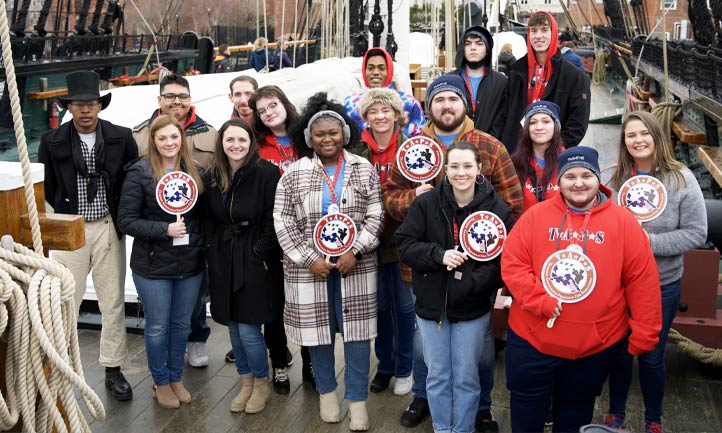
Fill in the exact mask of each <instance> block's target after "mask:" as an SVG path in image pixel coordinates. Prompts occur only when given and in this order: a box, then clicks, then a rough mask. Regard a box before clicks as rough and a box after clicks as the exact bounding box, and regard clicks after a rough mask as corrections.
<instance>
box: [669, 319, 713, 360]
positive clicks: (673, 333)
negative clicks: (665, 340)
mask: <svg viewBox="0 0 722 433" xmlns="http://www.w3.org/2000/svg"><path fill="white" fill-rule="evenodd" d="M669 338H670V339H671V340H672V341H674V342H675V343H677V350H679V351H680V352H681V353H683V354H685V355H687V356H689V357H691V358H693V359H696V360H697V361H700V362H703V363H705V364H712V365H713V366H715V367H722V349H712V348H709V347H704V346H702V345H701V344H699V343H696V342H694V341H692V340H690V339H689V338H687V337H685V336H684V335H682V334H680V333H679V332H678V331H677V330H676V329H674V328H672V329H670V330H669Z"/></svg>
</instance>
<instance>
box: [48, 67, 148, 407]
mask: <svg viewBox="0 0 722 433" xmlns="http://www.w3.org/2000/svg"><path fill="white" fill-rule="evenodd" d="M66 83H67V86H68V95H67V96H65V97H62V98H60V105H62V106H63V108H66V109H67V110H68V111H69V112H70V113H71V114H72V115H73V119H72V121H70V122H66V123H64V124H62V125H61V126H60V127H58V128H56V129H53V130H50V131H48V132H46V133H45V134H43V136H42V138H41V139H40V148H39V150H38V160H39V161H40V162H42V163H43V164H45V199H46V200H47V202H48V203H49V204H50V205H51V206H52V207H53V209H55V212H58V213H65V214H75V215H81V216H82V217H83V219H84V220H85V246H84V247H82V248H80V249H79V250H75V251H55V252H54V253H53V258H54V259H55V260H57V261H59V262H60V263H62V264H64V265H65V266H66V267H67V268H68V269H70V271H71V272H72V273H73V276H74V277H75V284H76V289H75V308H76V312H77V311H78V310H79V308H80V303H81V302H82V301H83V294H85V289H86V283H85V281H86V279H87V277H88V273H90V272H91V270H92V273H93V285H94V286H95V293H96V295H97V297H98V307H99V308H100V312H101V315H102V330H101V334H100V359H99V363H100V365H102V366H104V367H105V386H106V387H107V388H108V389H110V391H111V393H112V395H113V398H115V399H116V400H121V401H124V400H130V399H132V398H133V388H132V387H131V386H130V384H129V383H128V381H127V380H125V377H124V376H123V373H121V371H120V366H121V365H122V364H123V363H124V362H125V361H126V360H127V358H128V348H127V344H126V335H125V299H124V294H125V290H124V283H125V239H124V238H123V236H122V234H121V233H120V231H119V230H118V227H117V225H116V221H117V212H118V202H119V200H120V191H121V188H122V186H123V180H124V179H125V171H124V170H123V166H124V165H125V164H127V163H128V162H130V161H133V160H134V159H136V158H137V157H138V146H137V145H136V143H135V140H133V135H132V133H131V131H130V129H128V128H124V127H121V126H117V125H114V124H112V123H110V122H108V121H105V120H101V119H98V114H100V111H101V110H103V109H105V108H106V107H107V106H108V104H110V98H111V94H110V93H108V94H106V95H103V96H100V92H99V91H98V89H99V85H100V77H99V76H98V74H96V73H95V72H91V71H78V72H73V73H70V74H68V75H67V76H66Z"/></svg>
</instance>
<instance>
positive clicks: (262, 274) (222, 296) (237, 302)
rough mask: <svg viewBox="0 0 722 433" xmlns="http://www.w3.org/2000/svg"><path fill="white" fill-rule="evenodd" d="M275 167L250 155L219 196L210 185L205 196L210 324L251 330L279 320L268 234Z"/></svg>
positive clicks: (278, 271)
mask: <svg viewBox="0 0 722 433" xmlns="http://www.w3.org/2000/svg"><path fill="white" fill-rule="evenodd" d="M280 177H281V175H280V173H279V171H278V167H276V166H275V165H273V164H271V163H270V162H268V161H266V160H263V159H261V158H259V157H258V156H257V155H256V154H254V155H252V156H251V157H250V159H249V161H248V163H246V164H245V165H243V166H242V167H241V168H239V169H238V171H237V172H236V173H235V175H234V176H233V180H232V186H231V190H230V191H229V192H228V193H227V194H226V196H225V197H224V196H223V191H221V188H220V187H219V186H218V185H217V184H215V182H214V181H213V180H211V182H210V184H209V185H208V187H207V189H206V193H205V206H204V207H205V212H206V213H207V217H206V221H205V223H206V226H207V227H208V228H209V231H208V241H209V248H208V252H207V261H208V279H209V280H208V282H209V287H210V290H211V299H212V301H211V314H212V315H213V320H215V321H216V322H218V323H221V324H224V325H228V324H229V322H230V321H234V322H241V323H252V324H259V325H260V324H263V323H269V322H273V321H276V320H279V319H281V317H282V316H283V303H284V296H283V267H282V265H281V258H282V252H281V247H280V246H279V245H278V239H277V238H276V231H275V230H274V228H273V203H274V200H275V195H276V186H277V185H278V180H279V179H280Z"/></svg>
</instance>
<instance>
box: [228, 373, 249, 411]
mask: <svg viewBox="0 0 722 433" xmlns="http://www.w3.org/2000/svg"><path fill="white" fill-rule="evenodd" d="M252 392H253V376H252V375H250V374H246V375H245V376H241V390H240V391H239V392H238V395H237V396H236V397H235V398H234V399H233V401H231V412H243V410H244V409H245V408H246V403H248V399H249V398H251V393H252Z"/></svg>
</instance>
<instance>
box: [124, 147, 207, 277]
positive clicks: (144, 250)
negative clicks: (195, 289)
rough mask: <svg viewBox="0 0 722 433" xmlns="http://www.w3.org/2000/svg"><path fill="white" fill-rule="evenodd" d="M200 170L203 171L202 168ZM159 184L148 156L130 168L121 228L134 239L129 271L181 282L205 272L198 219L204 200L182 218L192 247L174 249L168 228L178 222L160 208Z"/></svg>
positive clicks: (126, 179) (201, 235) (173, 216)
mask: <svg viewBox="0 0 722 433" xmlns="http://www.w3.org/2000/svg"><path fill="white" fill-rule="evenodd" d="M197 168H198V170H199V171H201V172H202V168H201V167H200V166H197ZM156 185H157V182H156V181H155V180H153V169H152V168H151V166H150V161H149V160H148V157H144V158H142V159H141V160H140V161H138V162H136V163H135V164H133V165H132V166H131V167H130V168H129V170H128V175H127V176H126V178H125V183H124V184H123V194H122V196H121V197H120V207H119V209H118V226H119V227H120V230H121V231H122V232H123V233H125V234H127V235H130V236H133V238H134V239H133V251H132V252H131V254H130V269H132V270H133V272H136V273H138V274H139V275H140V276H142V277H143V278H149V279H171V280H180V279H182V278H186V277H190V276H193V275H196V274H198V273H199V272H201V271H203V270H204V261H203V254H202V250H203V233H202V231H201V226H200V220H199V219H198V214H199V208H200V206H199V203H201V200H202V198H199V200H198V202H196V205H195V206H194V207H193V209H191V210H190V212H188V213H186V214H184V215H183V219H184V221H185V223H186V232H187V233H188V234H189V236H190V238H189V244H188V245H180V246H173V238H171V237H170V236H168V225H169V224H170V223H173V222H175V221H176V216H175V215H171V214H169V213H166V212H165V211H163V210H162V209H161V208H160V206H158V202H157V201H156V199H155V187H156Z"/></svg>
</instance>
